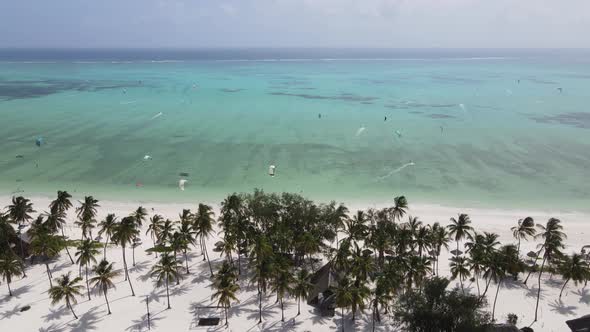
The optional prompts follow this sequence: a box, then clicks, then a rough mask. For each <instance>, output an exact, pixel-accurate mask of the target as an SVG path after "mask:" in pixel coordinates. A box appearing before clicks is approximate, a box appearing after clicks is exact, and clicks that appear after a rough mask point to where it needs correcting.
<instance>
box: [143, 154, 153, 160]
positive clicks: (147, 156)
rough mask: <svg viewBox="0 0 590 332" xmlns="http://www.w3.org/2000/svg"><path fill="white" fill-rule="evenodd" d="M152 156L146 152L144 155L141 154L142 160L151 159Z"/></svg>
mask: <svg viewBox="0 0 590 332" xmlns="http://www.w3.org/2000/svg"><path fill="white" fill-rule="evenodd" d="M151 159H152V156H150V155H149V154H146V155H145V156H143V160H151Z"/></svg>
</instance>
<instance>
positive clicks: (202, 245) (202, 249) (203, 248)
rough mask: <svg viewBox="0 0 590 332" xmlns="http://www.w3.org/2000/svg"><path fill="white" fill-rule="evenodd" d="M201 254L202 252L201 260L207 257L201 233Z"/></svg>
mask: <svg viewBox="0 0 590 332" xmlns="http://www.w3.org/2000/svg"><path fill="white" fill-rule="evenodd" d="M200 244H201V254H203V261H205V260H206V259H207V258H206V256H207V254H206V253H205V251H206V250H207V249H206V248H205V239H204V238H203V235H201V243H200Z"/></svg>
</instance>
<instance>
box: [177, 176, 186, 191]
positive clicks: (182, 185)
mask: <svg viewBox="0 0 590 332" xmlns="http://www.w3.org/2000/svg"><path fill="white" fill-rule="evenodd" d="M187 182H188V180H186V179H180V180H179V181H178V188H180V190H182V191H184V184H185V183H187Z"/></svg>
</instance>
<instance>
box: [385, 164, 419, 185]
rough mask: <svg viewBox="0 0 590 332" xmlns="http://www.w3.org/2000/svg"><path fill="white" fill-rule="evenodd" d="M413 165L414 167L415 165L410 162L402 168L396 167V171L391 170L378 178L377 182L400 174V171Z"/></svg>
mask: <svg viewBox="0 0 590 332" xmlns="http://www.w3.org/2000/svg"><path fill="white" fill-rule="evenodd" d="M414 165H416V164H415V163H414V162H412V161H410V162H409V163H407V164H403V165H402V166H400V167H398V168H396V169H394V170H392V171H391V172H389V173H387V174H385V175H384V176H380V177H378V178H377V179H379V180H383V179H386V178H388V177H390V176H392V175H393V174H395V173H398V172H400V171H401V170H403V169H404V168H406V167H410V166H414Z"/></svg>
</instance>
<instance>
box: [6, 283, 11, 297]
mask: <svg viewBox="0 0 590 332" xmlns="http://www.w3.org/2000/svg"><path fill="white" fill-rule="evenodd" d="M6 285H7V286H8V296H12V290H11V289H10V282H9V281H7V282H6Z"/></svg>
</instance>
